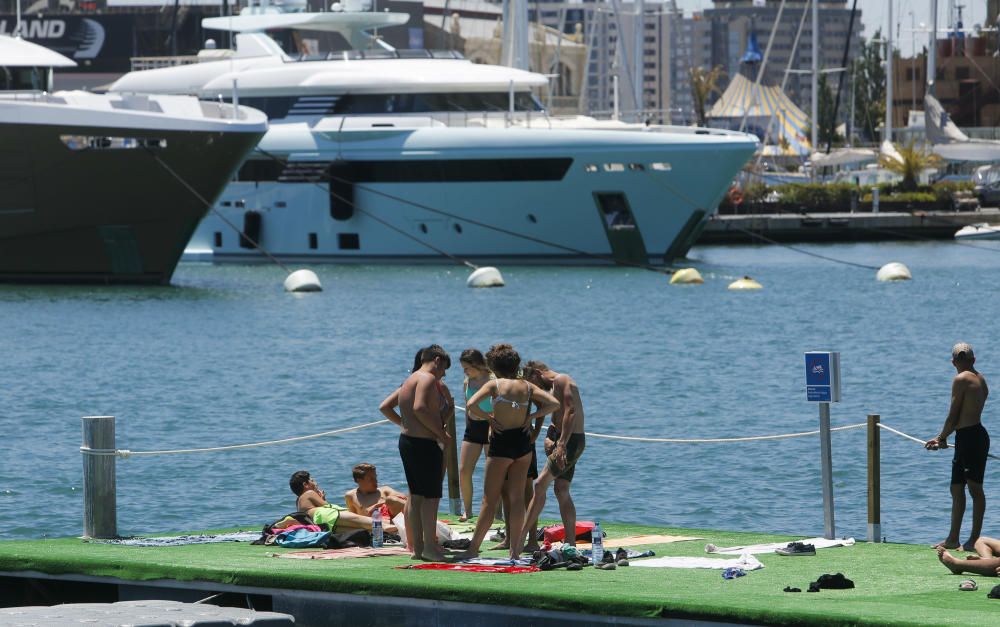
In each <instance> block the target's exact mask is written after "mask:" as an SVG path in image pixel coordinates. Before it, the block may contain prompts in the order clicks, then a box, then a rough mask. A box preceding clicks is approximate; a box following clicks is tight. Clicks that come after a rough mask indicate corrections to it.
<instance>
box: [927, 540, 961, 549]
mask: <svg viewBox="0 0 1000 627" xmlns="http://www.w3.org/2000/svg"><path fill="white" fill-rule="evenodd" d="M961 545H962V543H961V542H959V541H958V540H957V539H955V540H953V539H951V538H946V539H944V540H942V541H940V542H938V543H937V544H935V545H934V546H932V547H931V548H932V549H957V548H958V547H960V546H961Z"/></svg>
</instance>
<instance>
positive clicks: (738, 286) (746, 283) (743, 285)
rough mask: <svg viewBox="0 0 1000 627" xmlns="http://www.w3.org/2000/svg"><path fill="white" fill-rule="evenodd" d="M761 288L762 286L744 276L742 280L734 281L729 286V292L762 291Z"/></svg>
mask: <svg viewBox="0 0 1000 627" xmlns="http://www.w3.org/2000/svg"><path fill="white" fill-rule="evenodd" d="M763 287H764V286H763V285H761V284H760V283H758V282H757V281H754V280H753V279H751V278H750V277H748V276H745V277H743V278H742V279H736V280H735V281H733V282H732V283H730V284H729V289H731V290H759V289H763Z"/></svg>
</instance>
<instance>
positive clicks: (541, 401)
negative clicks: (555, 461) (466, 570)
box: [465, 344, 559, 559]
mask: <svg viewBox="0 0 1000 627" xmlns="http://www.w3.org/2000/svg"><path fill="white" fill-rule="evenodd" d="M486 363H487V365H489V367H490V370H492V371H493V373H494V374H495V375H496V376H497V378H496V379H493V380H490V381H489V382H487V383H486V384H484V385H483V386H482V387H481V388H479V390H478V391H477V392H476V393H475V394H473V395H472V397H471V398H469V399H468V401H467V403H466V406H468V407H474V406H475V405H476V404H477V403H479V401H481V400H483V399H484V398H486V396H487V395H489V396H492V397H493V414H492V415H491V416H490V422H491V426H492V430H491V433H490V438H489V449H488V450H487V453H486V479H485V481H484V486H483V493H484V494H483V507H482V511H480V512H479V520H477V521H476V533H475V535H474V536H473V537H472V544H471V545H470V546H469V550H468V551H467V552H466V553H465V556H468V557H474V556H476V555H479V547H480V545H482V543H483V539H484V538H485V537H486V532H487V531H489V528H490V525H491V524H492V523H493V516H494V514H495V513H496V509H497V505H498V503H499V502H500V493H501V491H502V490H503V489H504V486H505V482H504V480H505V478H509V481H507V482H506V486H507V498H508V499H509V500H510V501H509V502H510V512H509V514H508V518H509V519H510V520H509V522H510V528H511V529H521V528H522V526H523V524H524V515H525V503H524V482H525V481H526V478H527V475H528V466H529V465H530V464H531V453H532V450H533V449H534V442H533V441H532V439H531V434H530V429H529V428H528V427H529V424H530V422H531V421H532V420H534V419H535V418H541V417H542V416H547V415H548V414H551V413H552V412H554V411H556V410H557V409H558V408H559V401H557V400H556V398H555V397H554V396H552V395H551V394H549V393H548V392H546V391H545V390H543V389H541V388H540V387H538V386H536V385H534V384H532V383H529V382H527V381H525V380H523V379H518V378H517V371H518V367H519V366H520V364H521V357H520V355H518V354H517V351H515V350H514V348H513V347H512V346H511V345H510V344H497V345H495V346H493V347H491V348H490V350H489V352H488V353H486ZM532 401H534V403H535V404H536V405H537V406H538V409H537V410H536V411H535V412H534V413H532V412H531V402H532ZM472 417H473V418H474V419H478V417H477V416H475V415H473V416H472ZM523 547H524V537H523V536H522V537H512V538H510V556H511V559H517V558H518V557H520V556H521V549H522V548H523Z"/></svg>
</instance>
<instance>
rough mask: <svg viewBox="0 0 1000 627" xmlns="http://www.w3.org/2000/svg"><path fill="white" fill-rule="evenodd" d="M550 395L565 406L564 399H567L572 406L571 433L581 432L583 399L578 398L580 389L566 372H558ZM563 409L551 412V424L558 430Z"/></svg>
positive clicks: (561, 421) (582, 426)
mask: <svg viewBox="0 0 1000 627" xmlns="http://www.w3.org/2000/svg"><path fill="white" fill-rule="evenodd" d="M552 395H553V396H555V397H556V400H558V401H559V404H560V406H562V407H563V408H564V410H563V411H565V408H566V399H569V400H570V401H571V403H572V408H573V431H572V432H573V433H583V431H584V424H583V422H584V416H583V400H582V399H581V398H580V389H579V388H578V387H576V381H574V380H573V378H572V377H570V376H569V375H568V374H559V375H558V376H557V377H556V378H555V380H553V382H552ZM563 411H557V412H555V413H554V414H552V424H553V425H554V426H555V428H556V429H558V430H559V431H560V432H561V431H562V428H563Z"/></svg>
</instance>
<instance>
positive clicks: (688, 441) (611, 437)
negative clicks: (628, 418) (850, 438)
mask: <svg viewBox="0 0 1000 627" xmlns="http://www.w3.org/2000/svg"><path fill="white" fill-rule="evenodd" d="M867 424H868V423H865V422H859V423H858V424H856V425H846V426H843V427H833V428H832V429H830V431H847V430H848V429H860V428H861V427H865V426H867ZM818 433H819V430H818V429H817V430H816V431H803V432H802V433H782V434H779V435H753V436H747V437H743V438H695V439H681V438H640V437H633V436H627V435H608V434H606V433H590V432H589V431H588V432H587V436H588V437H592V438H604V439H606V440H627V441H629V442H671V443H675V444H693V443H711V442H756V441H760V440H783V439H787V438H801V437H805V436H807V435H817V434H818Z"/></svg>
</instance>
